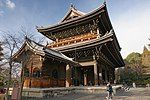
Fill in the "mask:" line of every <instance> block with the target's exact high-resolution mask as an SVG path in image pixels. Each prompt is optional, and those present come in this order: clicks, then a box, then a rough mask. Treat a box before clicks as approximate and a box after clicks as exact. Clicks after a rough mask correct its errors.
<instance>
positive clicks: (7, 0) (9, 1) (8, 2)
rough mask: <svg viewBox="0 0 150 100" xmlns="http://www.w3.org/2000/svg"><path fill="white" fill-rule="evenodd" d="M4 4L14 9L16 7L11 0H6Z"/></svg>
mask: <svg viewBox="0 0 150 100" xmlns="http://www.w3.org/2000/svg"><path fill="white" fill-rule="evenodd" d="M6 6H7V7H8V8H10V9H14V8H15V7H16V5H15V3H14V2H12V1H11V0H6Z"/></svg>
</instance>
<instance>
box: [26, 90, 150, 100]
mask: <svg viewBox="0 0 150 100" xmlns="http://www.w3.org/2000/svg"><path fill="white" fill-rule="evenodd" d="M106 95H107V94H106V93H102V94H86V93H75V94H73V93H72V94H68V95H65V96H59V97H52V98H49V99H42V100H106V98H105V97H106ZM28 100H33V99H28ZM35 100H39V99H35ZM113 100H150V88H135V89H134V88H131V89H130V90H129V91H127V92H125V91H123V90H120V91H118V92H117V93H116V95H115V96H114V97H113Z"/></svg>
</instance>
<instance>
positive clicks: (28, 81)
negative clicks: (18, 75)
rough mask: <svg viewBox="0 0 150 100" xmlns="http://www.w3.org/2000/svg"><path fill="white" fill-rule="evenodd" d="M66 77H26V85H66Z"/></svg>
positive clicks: (42, 86) (46, 86)
mask: <svg viewBox="0 0 150 100" xmlns="http://www.w3.org/2000/svg"><path fill="white" fill-rule="evenodd" d="M64 86H65V79H54V78H49V79H44V78H25V81H24V87H33V88H49V87H64Z"/></svg>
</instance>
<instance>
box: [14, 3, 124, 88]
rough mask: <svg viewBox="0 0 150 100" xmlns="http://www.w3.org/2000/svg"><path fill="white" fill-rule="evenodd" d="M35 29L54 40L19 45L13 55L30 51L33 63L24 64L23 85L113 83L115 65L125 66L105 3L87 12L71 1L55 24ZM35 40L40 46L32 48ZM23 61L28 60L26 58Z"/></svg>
mask: <svg viewBox="0 0 150 100" xmlns="http://www.w3.org/2000/svg"><path fill="white" fill-rule="evenodd" d="M37 30H38V32H40V33H41V34H43V35H44V36H46V37H48V38H49V39H50V40H52V41H53V42H52V43H49V44H48V45H46V46H45V47H44V46H41V45H39V44H38V43H35V42H26V43H25V44H26V46H27V48H29V49H28V50H26V47H25V46H24V47H22V48H25V49H22V50H19V52H18V53H16V55H15V56H14V57H15V58H16V61H17V60H19V61H22V60H20V59H21V58H22V55H23V54H24V53H27V52H28V55H30V57H29V58H31V61H32V63H28V67H26V69H27V70H26V71H27V73H28V74H27V76H26V80H25V84H24V86H26V87H54V86H57V87H58V86H72V85H73V86H79V85H82V86H88V85H100V84H105V83H106V82H111V83H113V82H114V80H115V68H119V67H123V66H124V61H123V59H122V56H121V54H120V50H121V47H120V45H119V43H118V40H117V37H116V35H115V32H114V29H113V27H112V24H111V22H110V19H109V16H108V12H107V8H106V4H105V3H104V4H102V5H101V6H100V7H98V8H97V9H95V10H93V11H91V12H89V13H83V12H81V11H79V10H77V9H76V8H75V7H74V6H73V5H71V6H70V8H69V10H68V12H67V14H66V15H65V16H64V17H63V18H62V19H61V21H60V22H59V23H58V24H56V25H51V26H47V27H37ZM34 43H35V44H36V45H39V46H40V47H38V48H37V49H34V48H33V47H34V46H33V47H32V48H31V47H30V46H31V44H32V45H35V44H34ZM41 47H42V49H41V50H38V49H40V48H41ZM24 50H25V51H26V52H25V51H24ZM31 51H32V53H31ZM39 51H40V52H39ZM29 53H31V54H29ZM29 58H28V59H29ZM33 58H34V59H37V61H34V59H33ZM22 63H23V64H27V62H26V60H23V62H22ZM68 70H69V71H68ZM31 79H32V80H31ZM37 83H39V84H38V85H37ZM35 84H36V85H35ZM41 84H42V85H41Z"/></svg>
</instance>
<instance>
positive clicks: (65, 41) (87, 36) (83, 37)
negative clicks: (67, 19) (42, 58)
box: [49, 33, 97, 47]
mask: <svg viewBox="0 0 150 100" xmlns="http://www.w3.org/2000/svg"><path fill="white" fill-rule="evenodd" d="M95 38H97V34H91V33H87V34H82V35H77V36H73V37H69V38H65V39H60V40H58V41H57V42H54V43H52V44H50V45H49V47H59V46H63V45H68V44H73V43H77V42H82V41H86V40H90V39H95Z"/></svg>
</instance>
